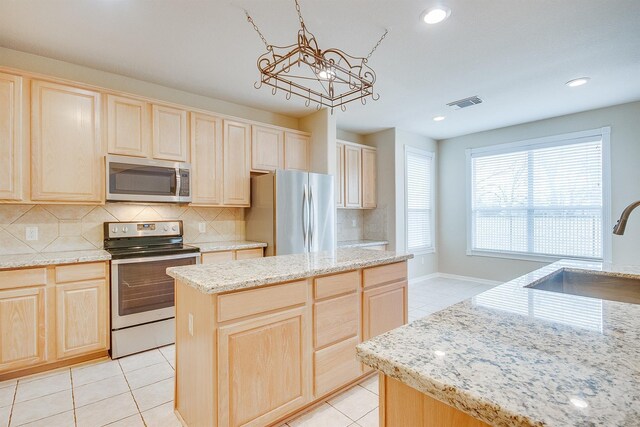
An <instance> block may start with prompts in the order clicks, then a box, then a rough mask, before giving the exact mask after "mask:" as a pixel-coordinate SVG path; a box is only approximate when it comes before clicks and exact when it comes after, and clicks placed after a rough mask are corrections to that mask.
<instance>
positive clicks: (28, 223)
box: [0, 203, 245, 255]
mask: <svg viewBox="0 0 640 427" xmlns="http://www.w3.org/2000/svg"><path fill="white" fill-rule="evenodd" d="M175 219H180V220H182V221H183V223H184V239H185V242H186V243H196V242H216V241H223V240H243V239H244V238H245V222H244V209H243V208H203V207H190V206H184V205H171V204H166V205H164V204H163V205H158V204H155V205H145V204H129V203H107V204H106V205H103V206H95V205H0V255H4V254H24V253H35V252H56V251H73V250H87V249H100V248H102V243H103V242H102V241H103V223H104V222H109V221H158V220H175ZM201 223H204V224H205V226H204V227H205V230H206V231H205V232H204V233H201V232H200V231H199V227H200V224H201ZM27 227H37V228H38V239H37V240H27V239H26V231H27Z"/></svg>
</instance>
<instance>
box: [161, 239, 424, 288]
mask: <svg viewBox="0 0 640 427" xmlns="http://www.w3.org/2000/svg"><path fill="white" fill-rule="evenodd" d="M410 258H413V255H412V254H406V253H396V252H389V251H372V250H369V249H357V248H356V249H351V248H349V249H337V250H336V251H335V252H318V253H310V254H309V253H307V254H298V255H280V256H273V257H266V258H254V259H247V260H239V261H226V262H223V263H219V264H200V265H191V266H184V267H171V268H168V269H167V273H168V274H169V275H170V276H172V277H174V278H175V279H178V280H181V281H183V282H185V283H187V284H189V285H191V286H193V287H194V288H196V289H198V290H199V291H200V292H203V293H205V294H215V293H220V292H227V291H233V290H237V289H247V288H254V287H258V286H264V285H269V284H273V283H279V282H286V281H289V280H296V279H303V278H306V277H313V276H319V275H323V274H331V273H338V272H341V271H348V270H356V269H359V268H365V267H371V266H374V265H381V264H391V263H394V262H399V261H405V260H407V259H410Z"/></svg>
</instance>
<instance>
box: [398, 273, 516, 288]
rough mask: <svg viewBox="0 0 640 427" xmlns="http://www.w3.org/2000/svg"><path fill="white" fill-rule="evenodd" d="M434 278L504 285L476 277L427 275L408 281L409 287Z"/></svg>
mask: <svg viewBox="0 0 640 427" xmlns="http://www.w3.org/2000/svg"><path fill="white" fill-rule="evenodd" d="M435 278H442V279H454V280H463V281H465V282H475V283H480V284H483V285H491V286H495V285H501V284H502V283H504V282H499V281H497V280H487V279H480V278H478V277H470V276H459V275H457V274H449V273H432V274H427V275H425V276H420V277H414V278H413V279H409V285H413V284H415V283H419V282H422V281H424V280H428V279H435Z"/></svg>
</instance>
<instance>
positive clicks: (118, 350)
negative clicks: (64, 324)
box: [104, 221, 200, 359]
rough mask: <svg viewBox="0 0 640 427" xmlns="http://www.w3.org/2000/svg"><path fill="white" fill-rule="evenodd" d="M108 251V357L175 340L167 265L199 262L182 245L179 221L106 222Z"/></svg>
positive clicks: (192, 250) (194, 251)
mask: <svg viewBox="0 0 640 427" xmlns="http://www.w3.org/2000/svg"><path fill="white" fill-rule="evenodd" d="M104 235H105V240H104V248H105V250H107V251H108V252H109V253H110V254H111V357H112V358H114V359H117V358H118V357H122V356H126V355H128V354H133V353H138V352H140V351H144V350H149V349H152V348H156V347H160V346H163V345H167V344H171V343H173V342H175V307H174V281H173V278H171V277H170V276H168V275H167V273H166V270H167V268H168V267H177V266H182V265H191V264H199V263H200V253H199V249H198V248H195V247H192V246H187V245H185V244H183V238H182V221H155V222H105V223H104Z"/></svg>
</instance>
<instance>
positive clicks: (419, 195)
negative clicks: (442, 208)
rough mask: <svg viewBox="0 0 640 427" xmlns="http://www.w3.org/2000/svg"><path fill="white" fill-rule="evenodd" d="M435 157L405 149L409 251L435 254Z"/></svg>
mask: <svg viewBox="0 0 640 427" xmlns="http://www.w3.org/2000/svg"><path fill="white" fill-rule="evenodd" d="M432 187H433V153H430V152H428V151H424V150H419V149H417V148H413V147H406V151H405V189H406V197H405V213H406V218H405V220H406V222H405V223H406V242H407V250H408V251H411V252H420V251H425V252H426V251H433V249H434V245H433V234H434V233H433V195H432V193H433V189H432Z"/></svg>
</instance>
